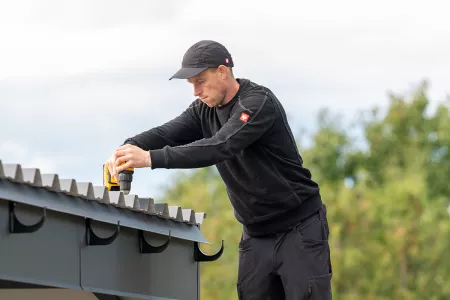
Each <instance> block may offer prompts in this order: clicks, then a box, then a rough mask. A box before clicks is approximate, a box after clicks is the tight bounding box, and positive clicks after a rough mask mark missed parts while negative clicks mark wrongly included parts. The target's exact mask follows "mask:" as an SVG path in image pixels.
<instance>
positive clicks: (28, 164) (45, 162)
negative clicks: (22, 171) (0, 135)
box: [0, 140, 82, 173]
mask: <svg viewBox="0 0 450 300" xmlns="http://www.w3.org/2000/svg"><path fill="white" fill-rule="evenodd" d="M2 158H3V160H2V163H12V164H20V165H21V166H22V168H36V167H37V168H39V169H40V171H41V173H58V170H62V169H64V168H66V167H69V166H73V165H79V164H80V163H81V162H82V158H81V157H77V156H51V155H50V154H45V153H38V152H36V151H31V150H30V149H28V148H27V147H26V146H24V145H22V144H18V143H16V142H15V141H12V140H6V141H3V142H1V143H0V159H2ZM5 158H6V159H5Z"/></svg>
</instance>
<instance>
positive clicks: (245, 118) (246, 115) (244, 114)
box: [239, 112, 250, 123]
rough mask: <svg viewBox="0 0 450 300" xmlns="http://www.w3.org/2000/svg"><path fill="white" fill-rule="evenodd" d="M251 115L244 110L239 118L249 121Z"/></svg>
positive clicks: (245, 121)
mask: <svg viewBox="0 0 450 300" xmlns="http://www.w3.org/2000/svg"><path fill="white" fill-rule="evenodd" d="M249 117H250V116H249V115H248V114H246V113H245V112H242V113H241V117H240V118H239V120H241V121H242V122H244V123H247V121H248V118H249Z"/></svg>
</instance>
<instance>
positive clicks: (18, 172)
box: [0, 160, 207, 243]
mask: <svg viewBox="0 0 450 300" xmlns="http://www.w3.org/2000/svg"><path fill="white" fill-rule="evenodd" d="M3 180H6V181H9V182H11V183H16V184H20V185H21V186H22V188H23V189H24V193H25V189H26V188H27V187H28V188H34V190H36V188H38V189H39V190H46V191H48V192H51V193H53V194H55V195H56V194H59V195H61V194H63V195H67V196H72V197H69V198H68V199H71V200H69V201H68V202H67V201H66V202H65V203H64V206H63V205H62V203H57V202H55V201H53V202H51V200H49V199H43V198H44V197H41V198H42V199H41V200H38V198H39V197H37V196H36V200H34V199H32V200H30V201H28V202H27V201H25V200H23V199H25V198H24V197H22V196H18V195H17V192H15V193H16V194H14V193H11V192H10V193H8V194H6V192H8V191H5V189H6V187H8V186H9V187H10V191H13V188H12V186H11V185H8V184H7V183H5V184H4V185H1V186H0V198H4V199H6V200H13V201H17V202H24V203H27V204H31V205H33V204H34V205H36V206H42V205H39V204H38V201H41V202H40V203H41V204H44V202H45V204H46V206H45V207H47V208H48V209H53V210H56V211H62V212H65V213H69V214H75V215H83V214H84V215H85V214H86V213H89V212H90V211H96V212H98V211H99V210H98V209H97V210H96V209H94V210H91V209H89V207H86V206H85V205H96V204H103V206H102V207H104V208H105V209H104V212H103V217H104V219H103V220H104V221H106V222H110V223H114V222H117V218H119V216H117V215H116V216H115V218H111V216H112V215H111V216H108V215H107V214H108V213H112V212H114V213H115V214H119V215H121V217H120V218H121V220H120V223H121V225H123V226H127V225H126V223H127V220H124V219H123V218H125V217H124V216H126V215H129V212H135V213H138V215H133V218H130V217H128V221H129V222H128V224H129V226H130V227H135V228H140V229H144V228H141V227H142V226H141V227H139V226H140V225H138V224H137V223H139V222H140V221H141V222H146V223H148V220H147V219H146V218H150V217H151V218H153V219H152V220H154V217H157V218H158V219H161V220H162V221H171V222H169V223H168V222H163V223H161V224H164V225H160V227H161V226H162V227H167V226H170V224H172V226H176V228H186V226H187V227H195V228H197V229H198V226H196V225H199V224H201V223H202V222H203V219H204V218H205V217H206V214H205V213H203V212H195V211H194V210H193V209H189V208H182V207H179V206H170V205H168V203H155V201H154V199H153V198H149V197H140V196H138V195H135V194H129V195H125V194H123V193H122V192H119V191H108V189H107V188H106V187H105V186H103V185H101V186H95V185H93V184H92V183H91V182H77V181H76V180H75V179H63V178H59V176H58V174H41V171H40V170H39V169H38V168H23V167H22V166H21V165H20V164H10V163H8V164H5V163H2V161H1V160H0V182H1V181H3ZM1 189H4V191H3V193H2V191H1ZM14 191H15V190H14ZM27 193H28V194H30V193H32V192H31V191H29V192H27ZM12 194H14V195H16V196H15V198H17V199H11V197H12V196H11V195H12ZM6 195H9V197H6ZM8 198H9V199H8ZM31 198H32V196H30V197H29V198H28V199H31ZM47 198H48V196H47ZM55 199H56V198H55ZM33 201H35V203H34V202H33ZM70 201H73V202H74V203H70ZM75 201H78V206H76V205H75ZM80 201H84V202H80ZM30 202H32V203H30ZM90 202H92V203H91V204H89V203H90ZM52 207H53V208H52ZM80 207H86V208H85V209H83V210H81V209H80ZM98 207H100V206H98ZM112 207H115V208H118V209H119V210H111V208H112ZM72 208H73V209H72ZM84 212H86V213H84ZM106 212H108V213H106ZM121 213H122V214H121ZM97 219H98V218H97ZM136 222H137V223H136ZM135 223H136V224H135ZM176 224H180V225H181V224H183V227H180V226H177V225H176ZM144 230H145V229H144ZM159 231H161V230H159ZM182 231H183V230H182ZM184 231H186V229H184ZM171 235H172V236H174V237H176V234H174V232H173V230H172V229H171ZM179 237H180V238H187V239H192V240H197V241H199V242H206V243H207V241H206V240H205V239H204V237H203V235H201V233H200V234H199V235H198V236H196V237H195V238H194V237H193V236H192V234H191V236H190V237H185V236H182V235H181V236H179Z"/></svg>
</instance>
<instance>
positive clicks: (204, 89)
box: [188, 69, 226, 107]
mask: <svg viewBox="0 0 450 300" xmlns="http://www.w3.org/2000/svg"><path fill="white" fill-rule="evenodd" d="M221 75H222V74H221V72H220V71H219V70H216V69H207V70H205V71H203V72H201V73H200V74H198V75H197V76H195V77H192V78H189V79H188V82H189V83H191V84H192V85H193V87H194V96H195V97H198V98H200V100H201V101H202V102H203V103H205V104H206V105H208V106H209V107H214V106H218V105H221V104H223V101H224V99H225V93H226V87H225V84H224V79H223V77H222V76H221Z"/></svg>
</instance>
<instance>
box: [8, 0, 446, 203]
mask: <svg viewBox="0 0 450 300" xmlns="http://www.w3.org/2000/svg"><path fill="white" fill-rule="evenodd" d="M445 8H446V7H445V2H443V1H435V0H430V1H428V2H425V1H405V0H399V1H395V2H394V1H387V0H382V1H376V2H375V1H370V2H369V1H356V0H353V1H352V0H344V1H339V2H336V1H331V0H330V1H275V2H274V1H258V2H256V1H239V2H238V1H237V0H230V1H227V2H211V1H206V0H195V1H175V0H171V1H164V2H161V1H160V2H155V1H144V0H139V1H128V2H124V1H118V0H111V1H106V0H102V1H89V0H82V1H76V2H70V3H69V2H62V1H58V0H53V1H50V0H43V1H39V2H37V1H32V0H28V1H25V2H23V1H21V2H19V1H8V2H3V3H2V4H1V5H0V40H1V41H2V44H1V47H0V66H1V67H0V107H1V111H2V117H3V121H4V123H5V124H8V126H7V127H4V129H3V131H2V132H1V135H2V136H1V137H2V138H1V142H2V143H1V144H0V159H3V160H5V159H7V160H8V161H17V162H24V163H26V164H27V165H30V166H31V165H33V166H37V167H43V168H44V169H46V170H47V172H54V171H57V172H58V173H63V174H65V176H70V177H72V176H74V177H76V178H77V179H78V178H80V179H84V180H91V181H96V182H98V181H99V179H100V178H101V177H99V176H101V173H96V172H97V171H96V170H100V169H99V168H100V167H101V164H102V163H103V161H104V159H106V157H107V156H108V155H110V152H111V151H112V150H113V148H114V147H115V146H116V145H117V144H118V143H120V142H122V141H123V139H124V138H125V137H126V136H128V135H131V134H134V133H137V132H140V131H142V130H145V129H147V128H150V127H152V126H156V125H158V124H161V123H162V122H165V121H167V120H168V119H170V118H172V117H174V116H175V115H177V114H179V113H180V112H181V111H182V110H183V109H184V108H185V107H186V106H187V105H188V104H189V103H190V101H191V100H192V99H193V96H192V90H191V87H190V86H189V85H188V84H186V82H180V81H176V80H175V81H170V82H169V81H168V78H169V77H170V76H171V75H172V74H173V73H174V72H175V71H176V70H177V69H178V68H179V66H180V63H181V59H182V56H183V54H184V52H185V51H186V49H187V48H188V47H189V46H190V45H191V44H192V43H194V42H196V41H197V40H200V39H215V40H218V41H220V42H222V43H224V44H225V45H226V46H227V47H228V48H229V49H230V51H231V53H232V55H233V57H234V59H235V62H236V74H237V75H238V76H242V77H247V78H250V79H252V80H254V81H256V82H258V83H263V84H266V85H267V86H268V87H269V88H271V89H272V90H274V91H275V93H276V94H277V95H278V97H279V98H280V100H281V101H282V102H283V104H284V106H285V109H286V111H287V112H288V113H289V114H290V116H291V120H292V121H293V124H295V125H293V129H294V130H295V129H296V128H295V127H296V126H307V127H312V125H311V122H312V120H313V119H314V117H315V116H314V114H315V113H316V112H317V110H318V109H319V108H321V107H323V106H329V107H331V109H332V110H333V111H336V110H338V111H340V112H342V113H344V114H345V116H346V117H351V116H352V114H353V113H354V112H355V111H356V110H357V109H359V108H367V107H370V106H372V105H375V104H378V105H382V104H385V103H386V102H387V99H386V92H387V91H388V90H394V91H403V90H406V89H408V88H409V87H410V86H411V85H412V84H416V83H417V82H418V81H419V80H421V79H422V78H428V79H429V80H430V82H431V87H432V93H431V95H432V97H433V99H435V100H441V99H442V98H443V97H444V95H445V94H446V93H449V90H450V88H449V85H448V75H447V73H448V70H449V69H450V60H449V59H448V53H450V18H448V17H447V10H446V9H445ZM81 158H82V159H81ZM77 163H79V164H80V165H77ZM95 166H97V167H95ZM169 174H174V171H173V170H167V171H166V170H157V171H155V172H150V173H149V174H147V173H145V177H144V176H138V177H137V179H136V185H135V187H136V188H138V190H139V191H146V192H150V194H153V193H154V189H156V188H157V187H156V186H157V185H156V184H157V182H161V181H162V180H164V179H165V178H167V176H168V175H169ZM147 176H148V177H147ZM147 178H149V179H147Z"/></svg>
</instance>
